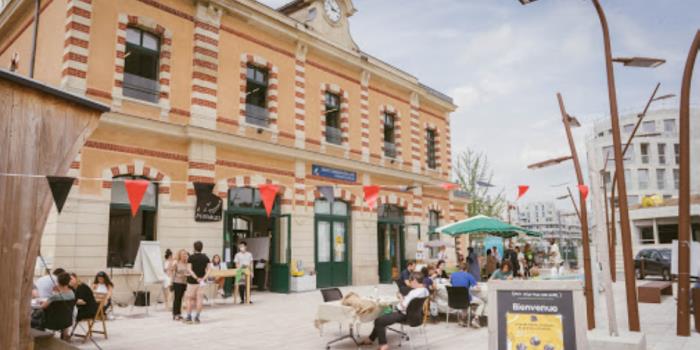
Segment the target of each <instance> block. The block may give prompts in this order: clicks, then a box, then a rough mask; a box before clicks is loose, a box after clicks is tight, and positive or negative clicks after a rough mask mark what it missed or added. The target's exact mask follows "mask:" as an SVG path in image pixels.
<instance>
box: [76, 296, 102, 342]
mask: <svg viewBox="0 0 700 350" xmlns="http://www.w3.org/2000/svg"><path fill="white" fill-rule="evenodd" d="M106 301H107V298H106V297H103V298H101V299H99V303H98V304H97V312H95V316H93V317H89V318H85V319H82V320H80V321H77V322H75V325H74V326H73V330H72V331H71V336H76V337H78V338H83V343H85V342H87V341H88V339H91V338H92V335H93V334H94V333H97V334H102V335H104V336H105V339H107V323H106V322H105V321H106V320H107V317H106V316H105V310H104V309H105V302H106ZM83 321H85V322H86V323H87V331H85V334H77V333H75V329H76V328H77V327H78V325H79V324H80V323H81V322H83ZM97 322H102V330H97V329H94V328H95V323H97Z"/></svg>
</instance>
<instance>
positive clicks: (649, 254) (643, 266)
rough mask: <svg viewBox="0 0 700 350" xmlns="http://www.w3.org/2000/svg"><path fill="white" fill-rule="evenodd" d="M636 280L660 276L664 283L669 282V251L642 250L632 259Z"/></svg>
mask: <svg viewBox="0 0 700 350" xmlns="http://www.w3.org/2000/svg"><path fill="white" fill-rule="evenodd" d="M634 269H635V271H636V273H637V279H640V280H642V279H644V277H646V276H651V275H654V276H661V277H662V278H663V279H664V281H670V280H671V249H656V248H647V249H642V250H640V251H639V253H637V256H636V257H635V258H634Z"/></svg>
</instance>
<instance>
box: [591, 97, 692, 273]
mask: <svg viewBox="0 0 700 350" xmlns="http://www.w3.org/2000/svg"><path fill="white" fill-rule="evenodd" d="M699 117H700V115H699V113H698V110H697V109H693V110H692V111H691V130H690V133H691V215H692V220H691V222H692V232H691V233H692V235H693V239H694V240H700V122H699V121H698V118H699ZM637 118H638V116H637V115H636V114H633V115H625V116H623V117H621V119H620V125H621V128H622V141H623V145H624V143H625V142H626V141H627V140H628V138H629V136H630V134H631V133H632V131H633V129H634V126H635V124H636V123H637V120H638V119H637ZM586 151H587V156H588V174H589V184H590V189H591V196H590V200H591V207H592V211H593V214H594V215H593V217H594V225H593V226H592V227H593V230H592V231H593V233H594V234H607V232H606V215H605V214H606V213H605V205H604V201H603V198H604V195H605V193H607V196H608V198H610V191H611V188H612V181H611V179H612V178H613V176H614V173H615V164H614V163H615V162H614V160H613V157H614V156H613V146H612V130H611V128H610V119H609V118H605V119H603V120H600V121H598V122H596V123H595V124H594V126H593V134H592V135H591V136H590V137H589V138H588V140H587V141H586ZM678 156H679V145H678V110H677V109H662V110H657V111H651V112H649V113H648V114H647V115H646V116H645V117H644V121H643V122H642V124H641V125H640V127H639V130H638V131H637V134H636V136H635V138H634V139H633V140H632V142H631V144H630V147H629V149H628V151H627V153H625V157H624V165H625V183H626V184H627V201H628V203H629V207H630V212H629V213H630V226H631V229H632V243H633V253H634V254H636V253H637V252H638V251H639V249H641V248H642V246H644V247H647V246H659V247H670V246H671V242H672V241H673V240H674V239H677V238H678V174H679V173H678V160H679V158H678ZM606 158H610V159H609V160H608V162H607V167H606V166H605V160H606ZM603 184H605V188H606V191H604V189H603ZM647 197H654V198H656V199H657V201H656V203H655V204H654V203H651V202H653V201H650V200H649V199H647V200H646V201H645V198H647ZM643 203H644V205H643ZM608 204H609V200H608ZM615 219H616V223H615V225H617V230H616V232H617V239H616V252H617V254H616V260H617V264H616V268H617V270H618V271H622V268H623V263H622V250H621V247H622V245H621V240H620V230H619V215H618V212H617V211H616V215H615Z"/></svg>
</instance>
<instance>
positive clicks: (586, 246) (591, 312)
mask: <svg viewBox="0 0 700 350" xmlns="http://www.w3.org/2000/svg"><path fill="white" fill-rule="evenodd" d="M557 99H558V100H559V110H560V111H561V117H562V122H563V123H564V129H565V130H566V138H567V139H568V140H569V148H571V159H572V160H573V161H574V168H575V169H576V180H577V181H578V184H579V185H584V182H583V172H582V171H581V163H579V160H578V153H577V152H576V143H575V142H574V138H573V136H572V135H571V125H570V122H571V117H570V116H569V115H568V114H567V113H566V109H565V108H564V100H563V99H562V98H561V94H560V93H557ZM579 215H580V216H579V217H580V219H581V244H582V245H583V274H584V281H585V284H586V285H585V286H584V291H585V296H586V316H587V319H588V329H593V328H595V305H594V302H593V276H592V274H591V244H590V239H589V237H588V213H587V210H586V199H585V198H584V197H583V196H582V195H581V193H580V191H579Z"/></svg>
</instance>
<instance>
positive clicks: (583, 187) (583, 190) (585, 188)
mask: <svg viewBox="0 0 700 350" xmlns="http://www.w3.org/2000/svg"><path fill="white" fill-rule="evenodd" d="M578 191H579V192H581V195H582V196H583V200H586V198H588V186H586V185H578Z"/></svg>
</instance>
